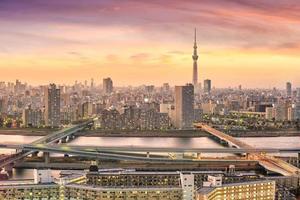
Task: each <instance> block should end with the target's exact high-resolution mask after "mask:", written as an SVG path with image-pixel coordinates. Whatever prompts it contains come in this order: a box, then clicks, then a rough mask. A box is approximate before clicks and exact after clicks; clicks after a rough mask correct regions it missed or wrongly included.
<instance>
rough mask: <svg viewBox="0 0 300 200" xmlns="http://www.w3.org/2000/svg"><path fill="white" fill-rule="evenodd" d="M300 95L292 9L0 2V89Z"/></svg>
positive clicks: (257, 2)
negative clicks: (90, 86)
mask: <svg viewBox="0 0 300 200" xmlns="http://www.w3.org/2000/svg"><path fill="white" fill-rule="evenodd" d="M194 28H197V31H198V54H199V60H198V67H199V68H198V71H199V79H200V80H203V79H206V78H209V79H212V82H213V85H214V86H216V87H227V86H232V87H236V86H238V85H239V84H242V85H243V86H244V87H265V88H271V87H284V85H285V82H286V81H291V82H292V83H293V85H294V86H295V87H300V1H298V0H185V1H183V0H163V1H162V0H136V1H135V0H128V1H127V0H119V1H118V0H116V1H113V0H112V1H108V0H107V1H105V0H0V70H1V75H0V77H1V80H2V81H14V80H15V79H17V78H18V79H21V80H22V81H26V82H28V83H30V84H34V85H37V84H45V83H50V82H55V83H67V84H70V83H74V81H75V80H78V81H84V80H90V78H94V79H95V81H96V82H97V83H100V81H101V80H102V78H104V77H111V78H112V79H113V81H114V84H115V85H118V86H122V85H140V84H155V85H161V84H162V83H164V82H169V83H170V84H171V85H174V84H184V83H187V82H191V80H192V57H191V56H192V52H193V49H192V47H193V31H194Z"/></svg>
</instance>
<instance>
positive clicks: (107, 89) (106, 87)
mask: <svg viewBox="0 0 300 200" xmlns="http://www.w3.org/2000/svg"><path fill="white" fill-rule="evenodd" d="M103 91H104V93H105V94H110V93H112V92H113V81H112V80H111V78H104V79H103Z"/></svg>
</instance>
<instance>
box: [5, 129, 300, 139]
mask: <svg viewBox="0 0 300 200" xmlns="http://www.w3.org/2000/svg"><path fill="white" fill-rule="evenodd" d="M54 131H56V130H52V129H26V128H23V129H22V128H19V129H0V135H21V136H46V135H48V134H50V133H52V132H54ZM227 134H229V135H231V136H233V137H295V136H300V131H296V130H288V131H286V130H280V131H243V132H241V131H236V132H230V133H227ZM76 135H77V136H85V137H178V138H192V137H208V136H209V134H208V133H206V132H204V131H200V130H153V131H146V130H142V131H129V130H127V131H126V130H121V131H108V130H86V131H84V132H79V133H77V134H76Z"/></svg>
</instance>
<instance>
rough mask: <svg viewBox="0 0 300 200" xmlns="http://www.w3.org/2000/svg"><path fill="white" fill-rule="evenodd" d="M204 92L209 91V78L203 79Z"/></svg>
mask: <svg viewBox="0 0 300 200" xmlns="http://www.w3.org/2000/svg"><path fill="white" fill-rule="evenodd" d="M204 92H205V93H208V94H210V92H211V80H209V79H206V80H204Z"/></svg>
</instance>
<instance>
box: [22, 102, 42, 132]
mask: <svg viewBox="0 0 300 200" xmlns="http://www.w3.org/2000/svg"><path fill="white" fill-rule="evenodd" d="M22 122H23V123H22V125H23V126H24V127H39V126H41V124H42V111H41V110H40V109H32V108H31V106H28V108H25V109H24V110H23V114H22Z"/></svg>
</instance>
